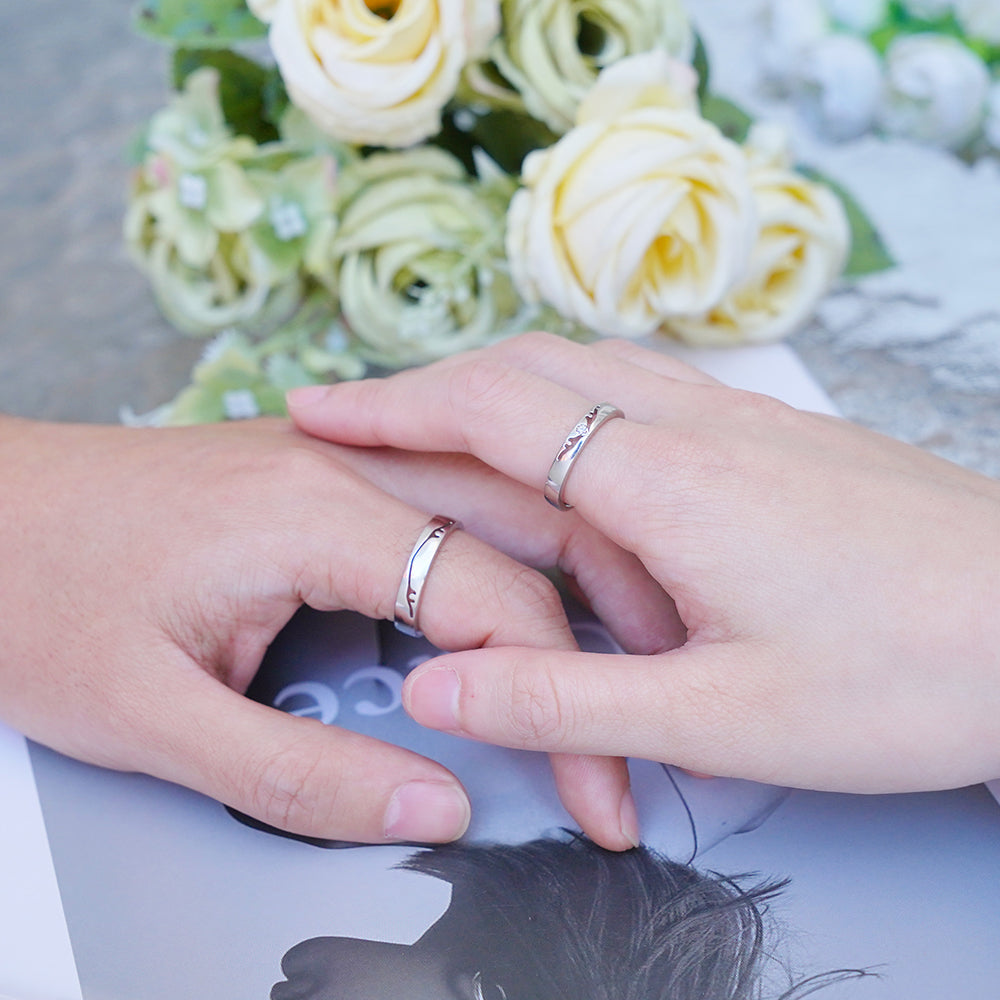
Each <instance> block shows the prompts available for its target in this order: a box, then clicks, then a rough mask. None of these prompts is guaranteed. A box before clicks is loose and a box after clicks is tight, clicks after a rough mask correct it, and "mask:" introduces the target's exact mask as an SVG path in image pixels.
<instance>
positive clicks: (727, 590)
mask: <svg viewBox="0 0 1000 1000" xmlns="http://www.w3.org/2000/svg"><path fill="white" fill-rule="evenodd" d="M601 401H610V402H612V403H614V404H615V405H617V406H619V407H620V408H621V409H623V410H624V412H625V414H626V417H627V419H625V420H617V419H616V420H611V421H609V422H607V423H606V424H605V425H604V426H603V427H602V428H601V429H600V430H599V431H598V432H597V433H596V434H595V435H594V437H593V438H592V439H591V440H590V441H589V442H588V444H587V446H586V447H585V449H584V450H583V451H582V452H581V453H580V456H579V459H578V461H577V463H576V465H575V467H574V470H573V473H572V476H571V477H570V478H569V479H568V480H567V484H566V496H567V499H568V501H569V502H570V503H571V504H573V505H574V508H575V509H574V510H572V511H571V512H569V513H567V514H562V515H558V516H561V517H563V518H564V519H566V520H567V521H571V522H575V523H576V524H578V525H581V526H591V527H593V528H596V529H598V530H599V531H600V532H602V533H603V534H604V535H605V536H606V537H607V538H608V539H609V540H611V541H612V542H614V543H615V545H616V546H617V547H619V548H620V549H623V550H625V551H627V552H632V553H635V555H636V556H637V557H638V559H639V560H640V561H641V563H642V565H643V566H644V567H645V569H646V570H647V571H648V573H649V574H650V576H651V577H652V578H653V580H655V581H656V582H658V583H659V584H660V585H661V587H662V590H663V591H664V592H665V593H666V594H669V596H670V597H671V598H672V599H673V601H674V602H675V603H676V608H677V611H678V613H679V616H680V620H681V621H682V623H683V626H684V627H685V628H686V633H687V634H686V641H684V642H683V644H682V645H679V646H678V643H677V642H676V640H675V639H672V638H671V633H672V629H671V627H670V626H669V625H668V626H666V627H665V629H664V631H663V632H662V633H661V635H660V637H659V639H657V638H656V622H655V621H654V620H653V618H652V617H650V615H652V614H653V605H652V603H650V602H642V603H643V606H642V607H640V608H639V609H637V610H636V609H633V612H632V621H631V622H630V624H629V625H628V627H627V628H626V629H625V630H624V631H625V632H626V633H631V634H632V635H634V636H638V637H640V641H638V642H635V643H633V644H630V642H629V635H628V634H626V635H624V636H622V635H619V638H620V640H621V641H623V643H624V644H625V645H626V647H627V648H632V649H633V650H634V651H635V652H636V653H639V654H643V655H625V656H617V657H615V656H610V657H609V656H596V655H587V654H582V653H579V652H574V651H569V650H566V651H560V652H558V653H554V652H546V651H537V650H531V649H526V648H523V647H519V648H514V649H505V648H492V649H489V650H480V651H473V652H463V653H456V654H452V655H448V656H444V657H441V658H439V659H437V660H434V661H431V662H430V663H428V664H426V665H424V666H422V667H421V668H419V669H418V670H417V671H415V672H414V673H413V674H412V675H411V676H410V678H409V679H408V681H407V683H406V685H405V688H404V703H405V704H406V706H407V708H408V710H409V711H410V712H411V714H412V715H413V716H414V718H415V719H416V720H417V721H418V722H421V723H424V724H426V725H429V726H433V727H435V728H438V729H443V730H447V731H450V732H455V733H460V734H464V735H469V736H473V737H475V738H477V739H482V740H488V741H491V742H496V743H500V744H504V745H508V746H519V747H530V748H534V749H545V750H549V751H558V752H563V753H566V752H568V753H585V754H616V755H631V756H638V757H646V758H652V759H655V760H660V761H667V762H670V763H673V764H677V765H680V766H682V767H686V768H688V769H690V770H693V771H697V772H706V773H711V774H717V775H726V776H734V777H743V778H751V779H757V780H762V781H768V782H775V783H780V784H789V785H797V786H804V787H813V788H820V789H836V790H845V791H862V792H878V791H891V790H907V789H933V788H942V787H950V786H958V785H962V784H966V783H971V782H976V781H980V780H983V779H985V778H990V777H995V776H996V775H998V774H1000V611H998V609H1000V485H998V484H997V483H996V482H994V481H992V480H989V479H986V478H984V477H982V476H978V475H976V474H974V473H972V472H968V471H965V470H963V469H961V468H959V467H957V466H954V465H951V464H949V463H947V462H945V461H942V460H940V459H937V458H934V457H932V456H931V455H928V454H925V453H924V452H921V451H919V450H918V449H915V448H912V447H909V446H906V445H903V444H899V443H897V442H894V441H892V440H889V439H887V438H884V437H881V436H879V435H877V434H874V433H871V432H868V431H866V430H863V429H860V428H858V427H854V426H851V425H850V424H848V423H846V422H843V421H840V420H836V419H832V418H829V417H824V416H819V415H816V414H810V413H804V412H800V411H796V410H794V409H791V408H790V407H787V406H785V405H783V404H781V403H779V402H777V401H775V400H773V399H769V398H766V397H762V396H758V395H754V394H751V393H748V392H742V391H737V390H733V389H729V388H726V387H724V386H721V385H719V384H718V383H716V382H714V381H713V380H711V379H709V378H707V377H706V376H704V375H702V374H700V373H698V372H696V371H694V370H693V369H690V368H688V367H687V366H684V365H682V364H680V363H679V362H676V361H674V360H672V359H670V358H668V357H665V356H663V355H660V354H657V353H652V352H649V351H644V350H641V349H640V348H638V347H636V346H635V345H632V344H625V343H616V342H602V343H600V344H597V345H595V346H593V347H582V346H579V345H575V344H572V343H569V342H566V341H564V340H560V339H557V338H552V337H548V336H546V335H540V334H535V335H528V336H526V337H522V338H518V339H516V340H513V341H507V342H505V343H503V344H499V345H497V346H495V347H492V348H489V349H486V350H484V351H481V352H477V353H475V354H471V355H466V356H459V357H456V358H451V359H448V360H446V361H444V362H440V363H438V364H437V365H433V366H431V367H429V368H427V369H423V370H417V371H411V372H405V373H402V374H399V375H396V376H393V377H391V378H388V379H384V380H379V381H369V382H362V383H354V384H344V385H339V386H334V387H330V388H327V389H322V390H307V391H305V392H302V393H298V394H293V395H292V397H291V399H290V402H291V406H292V415H293V418H294V419H295V421H296V422H297V423H298V425H299V426H300V427H301V428H303V429H304V430H306V431H309V432H310V433H313V434H316V435H318V436H321V437H325V438H328V439H330V440H336V441H340V442H344V443H347V444H352V445H365V446H373V445H387V446H392V447H396V448H411V449H419V450H421V451H423V450H440V451H444V452H467V453H469V454H471V455H474V456H475V457H476V458H477V459H478V460H480V461H481V462H483V463H486V464H487V465H489V466H491V467H492V468H494V469H496V470H498V471H499V472H501V473H503V474H504V475H505V476H507V477H509V478H510V479H511V480H514V481H515V482H516V483H518V484H523V486H524V487H525V488H528V489H530V490H531V492H532V493H533V495H534V497H535V500H534V506H533V507H532V510H534V509H535V508H541V507H544V506H545V504H544V501H543V499H542V486H543V484H544V482H545V479H546V473H547V471H548V468H549V465H550V463H551V462H552V460H553V457H554V456H555V453H556V451H557V449H558V448H559V447H560V446H561V444H562V443H563V441H564V439H565V437H566V435H567V433H568V431H569V429H570V428H571V427H573V426H574V424H575V423H576V422H577V421H578V420H579V419H580V418H581V416H582V415H583V414H584V413H585V412H586V411H587V410H588V409H589V408H590V407H591V406H592V405H593V404H594V403H595V402H601ZM455 492H456V498H457V499H458V498H460V495H461V492H460V490H459V489H457V488H456V491H455ZM455 516H463V517H466V518H468V517H469V515H468V514H465V513H458V514H456V515H455ZM494 516H496V515H494ZM499 516H501V517H502V518H504V519H505V521H506V523H507V526H506V530H507V531H508V532H509V531H513V530H516V525H517V522H518V520H519V519H520V518H522V517H523V516H524V511H523V510H522V509H512V510H511V511H510V512H509V513H508V514H506V515H505V514H504V513H503V512H500V514H499ZM473 530H476V528H475V526H473ZM575 575H576V577H577V579H578V580H580V581H582V583H583V587H584V590H585V591H586V592H587V593H588V594H589V595H590V596H591V598H592V599H593V600H594V602H595V603H600V602H601V601H602V600H603V605H604V606H603V608H602V609H601V613H602V614H603V615H605V616H608V615H609V614H611V613H613V608H614V606H615V604H616V602H619V603H620V600H619V596H618V595H619V593H620V591H619V588H618V584H617V581H616V579H615V571H614V569H613V568H612V567H610V566H608V565H605V564H603V563H602V562H601V560H600V558H597V559H596V561H589V560H587V559H585V560H584V561H583V565H580V566H578V567H577V568H576V574H575ZM605 588H610V589H611V590H613V591H614V592H615V597H614V599H613V600H611V601H608V600H607V599H606V596H605V595H604V591H605ZM609 624H612V625H614V621H613V620H612V621H611V622H609ZM643 636H644V637H645V641H643V639H642V637H643ZM657 644H658V646H659V648H658V649H657V648H651V647H653V646H655V645H657ZM674 646H678V648H672V647H674Z"/></svg>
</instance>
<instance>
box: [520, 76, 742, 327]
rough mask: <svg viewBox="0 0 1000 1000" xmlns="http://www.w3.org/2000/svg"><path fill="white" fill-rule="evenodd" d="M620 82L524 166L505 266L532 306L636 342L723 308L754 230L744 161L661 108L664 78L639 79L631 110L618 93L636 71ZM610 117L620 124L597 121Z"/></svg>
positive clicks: (709, 132) (706, 127)
mask: <svg viewBox="0 0 1000 1000" xmlns="http://www.w3.org/2000/svg"><path fill="white" fill-rule="evenodd" d="M633 58H639V57H633ZM644 65H646V66H647V68H648V69H649V70H650V72H652V71H653V70H654V69H655V68H656V66H657V62H656V61H655V60H649V61H647V62H646V63H645V64H644ZM661 68H662V64H661ZM616 70H617V71H618V74H617V75H616V74H611V77H610V79H611V82H610V84H608V86H609V88H610V89H611V90H612V91H613V96H612V97H609V103H608V105H605V104H604V101H603V100H602V97H601V91H600V90H597V88H602V87H603V86H604V85H605V83H606V80H607V77H606V76H605V74H602V75H601V76H600V77H599V78H598V81H597V83H596V84H595V90H596V91H597V92H596V93H595V94H592V95H590V96H589V97H588V100H587V102H585V104H584V105H583V107H582V109H581V110H582V111H583V112H584V113H583V114H581V116H580V120H579V122H578V124H577V125H576V127H574V128H573V129H571V130H570V131H569V132H567V133H566V135H565V136H563V137H562V139H560V140H559V141H558V142H556V143H555V144H553V145H552V146H550V147H549V148H547V149H540V150H536V151H535V152H533V153H531V154H530V155H529V156H528V157H527V159H526V160H525V163H524V169H523V176H522V183H523V185H524V186H523V187H522V188H521V190H519V191H518V192H517V193H516V194H515V195H514V197H513V199H512V201H511V205H510V210H509V212H508V215H507V256H508V259H509V260H510V266H511V272H512V274H513V277H514V281H515V283H516V285H517V287H518V290H519V291H520V292H521V294H522V296H523V297H524V298H525V299H526V300H527V301H529V302H532V301H538V300H543V301H545V302H547V303H549V304H550V305H552V306H553V307H554V308H555V309H556V310H557V311H558V312H559V313H560V314H561V315H563V316H564V317H567V318H569V319H573V320H576V321H577V322H579V323H581V324H583V325H584V326H587V327H590V328H591V329H593V330H595V331H597V332H599V333H604V334H611V335H618V336H626V337H636V336H642V335H644V334H647V333H650V332H652V331H653V330H655V329H657V328H658V327H660V326H662V324H663V323H664V321H665V320H666V319H667V318H668V317H671V316H676V315H680V314H690V313H701V312H704V311H705V310H707V309H709V308H711V307H712V306H713V305H715V304H716V303H718V302H719V301H720V300H721V298H722V296H723V295H725V294H726V292H727V291H728V290H729V289H730V288H731V287H732V286H733V284H734V283H735V282H736V281H737V280H738V279H739V277H740V276H741V275H742V273H743V271H744V268H745V267H746V263H747V261H748V259H749V253H750V249H751V247H752V245H753V243H754V241H755V239H756V233H757V229H756V221H755V218H754V212H753V205H752V194H751V191H750V185H749V179H748V170H747V164H746V159H745V157H744V156H743V154H742V152H741V150H740V149H739V148H738V147H737V146H735V145H734V144H733V143H731V142H730V141H729V140H727V139H726V138H724V137H723V135H722V134H721V133H720V132H719V130H718V129H717V128H715V127H714V126H713V125H711V124H709V123H708V122H706V121H704V120H703V119H702V118H701V117H700V116H699V115H698V114H697V113H696V112H694V111H689V110H678V109H676V108H672V107H665V106H663V104H662V103H661V102H662V96H663V90H662V89H661V88H663V87H667V86H669V81H664V80H663V79H662V78H659V79H658V78H656V77H653V76H651V77H649V78H646V79H642V78H641V77H640V78H638V79H636V80H635V89H634V103H633V104H632V105H631V106H630V105H629V103H628V102H627V101H625V100H624V99H623V92H622V89H621V87H620V86H619V84H620V82H621V74H624V73H627V72H628V68H627V67H626V68H625V69H622V68H621V67H620V66H619V67H616ZM616 81H617V82H616ZM646 102H651V103H646ZM606 107H610V108H613V110H614V113H613V114H610V115H608V116H606V117H604V116H602V115H600V114H598V113H597V112H598V111H600V110H602V109H604V108H606ZM588 110H589V111H591V112H593V113H594V117H589V116H588V115H587V114H586V112H587V111H588Z"/></svg>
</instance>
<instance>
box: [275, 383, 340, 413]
mask: <svg viewBox="0 0 1000 1000" xmlns="http://www.w3.org/2000/svg"><path fill="white" fill-rule="evenodd" d="M329 394H330V387H329V386H328V385H301V386H299V387H298V388H297V389H289V390H288V392H286V393H285V402H286V403H287V404H288V408H289V409H296V410H302V409H305V407H307V406H315V405H316V404H317V403H321V402H322V401H323V400H324V399H326V397H327V396H328V395H329Z"/></svg>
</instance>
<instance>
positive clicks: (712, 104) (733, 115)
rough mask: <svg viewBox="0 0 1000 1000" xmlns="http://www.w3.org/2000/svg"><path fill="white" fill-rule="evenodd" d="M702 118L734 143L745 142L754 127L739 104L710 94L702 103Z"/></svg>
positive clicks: (751, 120)
mask: <svg viewBox="0 0 1000 1000" xmlns="http://www.w3.org/2000/svg"><path fill="white" fill-rule="evenodd" d="M701 113H702V116H703V117H705V118H707V119H708V120H709V121H710V122H712V123H713V124H714V125H717V126H718V128H719V129H720V130H721V132H722V134H723V135H724V136H726V138H727V139H732V140H733V142H740V143H742V142H744V141H745V140H746V137H747V134H748V133H749V131H750V126H751V125H753V118H751V117H750V115H748V114H747V113H746V112H745V111H744V110H743V109H742V108H741V107H740V106H739V105H738V104H734V103H733V102H732V101H730V100H729V98H727V97H719V95H718V94H709V95H708V96H707V97H705V98H704V100H703V101H702V102H701Z"/></svg>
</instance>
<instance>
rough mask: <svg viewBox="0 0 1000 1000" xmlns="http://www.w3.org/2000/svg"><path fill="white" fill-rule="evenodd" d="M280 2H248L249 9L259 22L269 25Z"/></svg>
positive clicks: (275, 0) (249, 0) (251, 0)
mask: <svg viewBox="0 0 1000 1000" xmlns="http://www.w3.org/2000/svg"><path fill="white" fill-rule="evenodd" d="M279 2H280V0H247V7H249V8H250V13H251V14H253V16H254V17H255V18H257V20H258V21H263V22H264V23H265V24H269V23H270V22H271V19H272V18H273V17H274V12H275V10H276V9H277V7H278V3H279Z"/></svg>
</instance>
